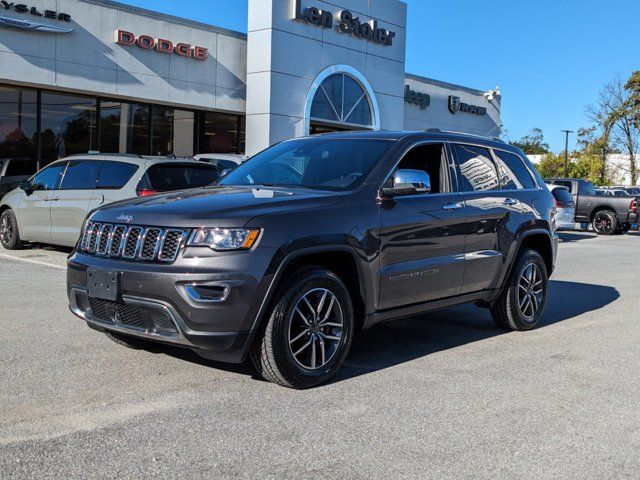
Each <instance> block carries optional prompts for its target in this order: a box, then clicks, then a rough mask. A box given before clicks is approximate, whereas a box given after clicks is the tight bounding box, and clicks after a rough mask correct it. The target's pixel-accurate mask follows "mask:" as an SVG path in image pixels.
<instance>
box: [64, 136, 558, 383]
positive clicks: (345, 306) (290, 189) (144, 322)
mask: <svg viewBox="0 0 640 480" xmlns="http://www.w3.org/2000/svg"><path fill="white" fill-rule="evenodd" d="M553 213H554V201H553V197H552V195H551V194H550V193H549V191H548V189H547V188H546V187H545V186H544V183H543V181H542V179H540V178H539V177H538V176H537V174H536V173H535V171H534V169H533V168H532V167H531V165H530V164H529V162H528V160H527V159H526V156H525V155H524V154H523V153H522V152H521V151H520V150H518V149H516V148H514V147H512V146H509V145H506V144H504V143H502V142H498V141H492V140H489V139H485V138H480V137H474V136H468V135H461V134H453V133H434V132H429V133H416V132H414V133H407V132H395V133H394V132H358V133H353V132H352V133H342V134H328V135H321V136H317V137H307V138H301V139H295V140H289V141H285V142H282V143H280V144H278V145H275V146H273V147H271V148H269V149H267V150H265V151H263V152H262V153H259V154H258V155H256V156H255V157H253V158H251V159H250V160H248V161H247V162H245V163H243V164H242V165H239V166H238V167H237V168H236V169H234V170H233V171H232V172H230V173H229V174H228V175H226V176H224V177H222V178H221V179H220V180H219V181H218V183H217V184H216V185H214V186H209V187H204V188H200V189H195V190H189V191H181V192H175V193H169V194H164V195H158V196H155V197H150V198H137V199H133V200H130V201H127V202H121V203H118V204H114V205H110V206H106V207H101V208H99V209H98V210H97V211H95V212H94V213H93V214H92V215H91V216H90V217H89V218H88V219H87V222H86V225H85V227H84V230H83V234H82V237H81V240H80V242H79V244H78V247H77V249H76V251H74V252H73V254H72V255H71V256H70V258H69V260H68V269H67V288H68V296H69V303H70V309H71V311H72V312H73V313H75V314H76V315H77V316H79V317H80V318H82V319H84V320H85V321H86V322H87V324H88V325H89V326H90V327H91V328H94V329H96V330H99V331H103V332H105V333H106V334H107V335H108V336H109V337H110V338H111V339H113V340H115V341H116V342H118V343H120V344H123V345H126V346H130V347H134V348H135V347H143V346H145V345H148V344H149V343H150V342H151V343H152V342H162V343H168V344H174V345H179V346H183V347H187V348H190V349H193V350H194V351H196V352H197V353H198V354H199V355H201V356H203V357H205V358H210V359H215V360H220V361H227V362H241V361H243V360H244V359H245V358H246V357H247V356H250V357H251V360H252V361H253V363H254V365H255V366H256V368H257V370H258V371H259V372H260V374H261V375H262V376H263V377H264V378H266V379H267V380H270V381H272V382H275V383H278V384H280V385H284V386H288V387H294V388H307V387H312V386H314V385H318V384H320V383H323V382H325V381H327V380H329V379H330V378H331V377H332V376H333V375H334V374H335V373H336V371H337V370H338V369H339V368H340V366H341V365H342V363H343V361H344V359H345V357H346V356H347V354H348V352H349V347H350V345H351V342H352V340H353V337H354V335H355V334H356V331H357V330H358V329H361V328H368V327H371V326H372V325H374V324H376V323H378V322H382V321H386V320H391V319H394V318H398V317H407V316H413V315H417V314H420V313H423V312H426V311H429V310H433V309H437V308H442V307H446V306H450V305H454V304H459V303H465V302H475V303H477V304H479V305H481V306H484V307H488V308H490V309H491V314H492V316H493V318H494V320H495V322H496V323H497V324H498V325H499V326H500V327H502V328H505V329H508V330H529V329H532V328H534V327H535V326H537V325H538V324H539V323H540V320H541V317H542V314H543V310H544V306H545V301H546V298H547V287H548V284H547V280H548V277H549V275H550V274H551V272H552V271H553V266H554V259H555V256H556V248H557V236H556V233H555V231H554V229H553V221H552V216H553Z"/></svg>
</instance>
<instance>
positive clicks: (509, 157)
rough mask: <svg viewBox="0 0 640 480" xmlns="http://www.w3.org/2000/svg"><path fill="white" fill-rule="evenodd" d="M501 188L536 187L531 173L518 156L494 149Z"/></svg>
mask: <svg viewBox="0 0 640 480" xmlns="http://www.w3.org/2000/svg"><path fill="white" fill-rule="evenodd" d="M494 153H495V154H496V157H497V159H498V171H499V173H500V180H501V182H502V188H503V190H520V189H528V188H536V187H537V185H536V183H535V181H534V180H533V177H532V176H531V173H530V172H529V170H528V169H527V167H526V166H525V164H524V162H523V161H522V159H521V158H520V157H518V156H517V155H514V154H513V153H508V152H505V151H502V150H494Z"/></svg>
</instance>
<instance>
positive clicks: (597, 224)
mask: <svg viewBox="0 0 640 480" xmlns="http://www.w3.org/2000/svg"><path fill="white" fill-rule="evenodd" d="M591 223H592V224H593V230H594V231H595V232H596V233H597V234H598V235H613V234H614V233H616V230H617V229H618V219H617V218H616V214H615V213H614V212H612V211H611V210H600V211H599V212H597V213H596V214H595V215H594V216H593V221H592V222H591Z"/></svg>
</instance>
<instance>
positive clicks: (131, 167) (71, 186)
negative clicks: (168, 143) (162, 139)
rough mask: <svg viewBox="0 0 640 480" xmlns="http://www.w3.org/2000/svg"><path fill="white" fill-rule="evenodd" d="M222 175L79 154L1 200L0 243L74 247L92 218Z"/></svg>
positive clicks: (163, 162)
mask: <svg viewBox="0 0 640 480" xmlns="http://www.w3.org/2000/svg"><path fill="white" fill-rule="evenodd" d="M219 177H220V174H219V172H218V169H217V168H216V167H214V166H213V165H209V164H207V163H203V162H198V161H196V160H193V159H191V160H182V159H181V160H173V159H167V158H164V157H162V158H160V157H142V156H139V155H99V154H98V155H97V154H84V155H74V156H71V157H67V158H64V159H61V160H57V161H55V162H53V163H51V164H49V165H47V166H46V167H45V168H43V169H42V170H40V171H39V172H38V173H36V174H35V175H34V176H33V177H31V178H30V179H29V180H25V181H24V182H22V183H21V184H20V187H19V188H16V189H14V190H12V191H11V192H9V193H7V194H6V195H5V196H4V197H3V198H2V200H1V201H0V243H2V246H3V247H4V248H6V249H10V250H12V249H17V248H20V247H21V246H22V245H23V244H24V242H41V243H50V244H54V245H62V246H68V247H73V246H74V245H75V244H76V242H77V240H78V237H79V235H80V229H81V228H82V222H83V221H84V219H85V217H86V216H87V214H88V213H89V212H90V211H91V210H93V209H94V208H97V207H99V206H101V205H105V204H107V203H111V202H115V201H118V200H124V199H126V198H131V197H135V196H146V195H153V194H155V193H160V192H168V191H172V190H182V189H187V188H196V187H202V186H205V185H209V184H211V183H213V182H214V181H216V180H217V179H218V178H219Z"/></svg>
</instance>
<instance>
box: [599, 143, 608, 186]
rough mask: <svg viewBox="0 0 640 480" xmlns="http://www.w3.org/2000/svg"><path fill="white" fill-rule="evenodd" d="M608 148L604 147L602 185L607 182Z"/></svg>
mask: <svg viewBox="0 0 640 480" xmlns="http://www.w3.org/2000/svg"><path fill="white" fill-rule="evenodd" d="M607 150H608V149H607V147H602V171H601V174H600V185H604V183H605V182H606V181H607Z"/></svg>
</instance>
